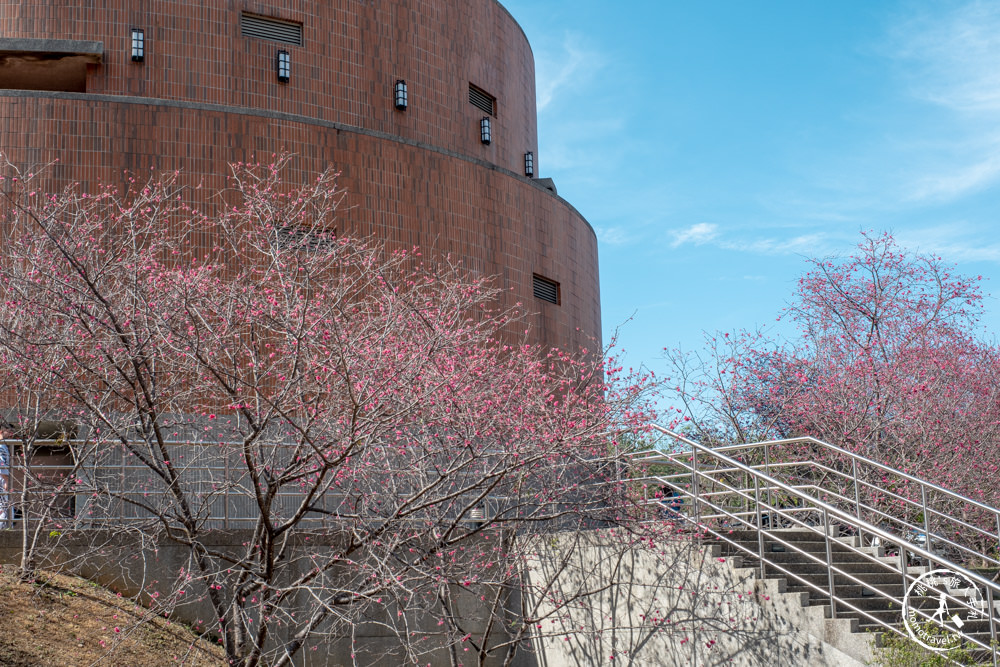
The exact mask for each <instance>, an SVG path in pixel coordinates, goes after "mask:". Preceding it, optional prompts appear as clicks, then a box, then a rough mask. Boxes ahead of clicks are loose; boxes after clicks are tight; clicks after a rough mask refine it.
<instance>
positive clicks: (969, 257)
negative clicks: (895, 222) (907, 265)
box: [895, 220, 1000, 269]
mask: <svg viewBox="0 0 1000 667" xmlns="http://www.w3.org/2000/svg"><path fill="white" fill-rule="evenodd" d="M993 235H994V233H993V230H992V229H990V228H986V227H984V226H982V225H976V224H972V223H969V222H967V221H964V220H957V221H956V220H952V221H949V222H947V223H943V224H940V225H937V226H931V227H923V228H917V229H913V228H909V229H904V230H901V231H900V232H898V233H897V234H895V236H896V240H897V241H899V244H900V245H901V246H902V247H904V248H908V249H910V250H913V251H914V252H919V253H922V254H927V253H932V254H934V255H937V256H940V257H942V258H943V259H944V260H945V261H946V262H958V263H959V264H962V263H964V262H1000V243H995V242H994V243H988V242H984V240H985V239H991V238H993ZM959 268H960V269H961V266H960V267H959Z"/></svg>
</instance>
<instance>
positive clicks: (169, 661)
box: [0, 565, 225, 667]
mask: <svg viewBox="0 0 1000 667" xmlns="http://www.w3.org/2000/svg"><path fill="white" fill-rule="evenodd" d="M223 664H225V660H224V656H223V653H222V651H221V649H219V647H217V646H212V645H211V644H210V643H208V642H207V641H202V640H199V639H198V638H197V637H196V636H195V635H194V634H193V633H192V632H191V631H190V630H189V629H188V628H187V627H186V626H183V625H179V624H177V623H171V622H170V621H168V620H166V619H163V618H158V617H156V616H150V615H149V612H148V610H146V609H144V608H143V607H141V606H136V605H135V604H133V603H132V602H130V601H128V600H125V599H122V598H119V597H118V596H116V595H115V594H114V593H112V592H110V591H108V590H106V589H103V588H101V587H99V586H97V585H96V584H93V583H91V582H89V581H86V580H84V579H77V578H75V577H67V576H62V575H55V574H49V573H42V574H41V576H40V577H39V580H38V581H37V582H36V583H34V584H22V583H19V582H18V581H17V579H16V577H15V576H14V567H13V566H10V565H6V566H2V567H0V667H87V666H90V665H100V666H103V667H162V666H163V665H191V666H195V665H196V666H198V667H207V666H212V667H215V666H216V665H220V666H221V665H223Z"/></svg>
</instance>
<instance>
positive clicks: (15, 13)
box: [0, 0, 601, 349]
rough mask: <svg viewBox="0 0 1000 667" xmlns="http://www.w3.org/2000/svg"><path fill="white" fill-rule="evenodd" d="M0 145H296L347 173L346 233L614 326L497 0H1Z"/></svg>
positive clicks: (99, 172)
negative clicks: (545, 148)
mask: <svg viewBox="0 0 1000 667" xmlns="http://www.w3.org/2000/svg"><path fill="white" fill-rule="evenodd" d="M0 8H2V9H0V36H2V37H0V117H2V125H0V128H2V133H3V134H2V141H0V149H2V150H3V151H4V152H6V153H7V155H8V156H9V158H10V159H11V160H13V161H14V162H16V163H18V164H20V165H30V164H40V163H47V162H50V161H53V160H56V159H58V160H59V162H58V163H57V164H56V165H55V166H54V167H52V173H53V175H54V177H55V178H57V179H63V180H76V181H80V182H81V183H82V184H83V185H84V187H92V186H94V185H95V184H96V183H97V182H99V181H103V182H110V183H116V182H120V181H121V179H122V175H123V173H125V172H126V171H128V172H131V173H134V174H138V175H142V174H144V173H148V171H149V170H150V169H156V170H174V169H182V170H183V171H184V173H185V174H186V177H189V178H191V179H192V180H202V179H203V180H204V182H205V184H206V185H207V186H208V188H207V190H208V191H211V190H213V189H218V188H220V187H222V186H223V184H224V177H225V175H226V173H227V163H229V162H234V161H249V160H265V159H269V157H270V156H271V154H273V153H278V152H283V151H287V152H292V153H294V154H297V155H298V156H299V157H298V158H297V159H296V160H295V162H294V167H295V169H296V172H298V173H295V174H290V175H289V176H290V177H292V178H306V177H307V176H308V175H310V174H314V173H315V172H317V171H320V170H322V169H324V168H326V167H327V166H330V165H332V166H334V167H335V168H337V169H339V170H340V171H341V172H342V177H341V180H340V184H341V185H342V186H343V187H344V188H345V189H346V190H347V193H348V194H347V199H346V207H345V209H344V213H343V216H342V217H341V221H342V225H343V226H342V229H341V230H340V231H341V232H342V233H343V232H351V233H357V234H362V235H373V236H374V237H376V238H379V239H381V240H383V241H384V242H385V243H387V244H388V245H389V246H390V247H410V246H414V245H415V246H420V247H421V248H422V249H423V250H424V251H425V253H427V252H430V253H436V254H444V253H450V254H451V255H452V256H453V257H456V258H460V259H461V260H462V261H463V263H464V264H465V265H466V266H467V267H468V268H470V269H472V270H473V271H476V272H478V273H481V274H485V275H495V276H497V278H498V280H499V281H500V283H501V285H502V286H503V287H505V288H507V289H508V290H512V291H511V294H510V297H509V298H510V301H511V302H514V301H520V302H522V303H523V304H525V306H526V307H527V309H528V310H529V311H530V312H531V313H532V315H531V317H530V323H531V327H532V332H533V333H532V337H533V339H534V340H535V341H537V342H542V343H545V344H548V345H557V346H560V347H564V348H571V349H572V348H576V347H579V346H586V347H590V348H593V347H594V339H595V338H596V339H597V340H599V339H600V335H601V330H600V297H599V291H598V269H597V239H596V237H595V235H594V232H593V230H592V229H591V227H590V226H589V225H588V223H587V222H586V221H585V220H584V219H583V217H581V216H580V214H579V213H578V212H577V211H576V210H575V209H574V208H573V207H572V206H571V205H570V204H568V203H567V202H566V201H564V200H563V199H561V198H560V197H559V196H558V195H556V193H555V190H554V187H552V185H551V182H550V181H544V180H539V179H537V178H535V176H536V175H537V174H538V168H539V155H538V150H537V130H536V113H535V79H534V63H533V58H532V53H531V48H530V46H529V45H528V42H527V39H526V38H525V36H524V33H523V32H522V31H521V29H520V27H519V26H518V25H517V23H516V22H515V21H514V19H513V18H512V17H511V16H510V14H509V13H508V12H507V11H506V10H505V9H504V7H503V6H502V5H500V3H499V2H497V1H496V0H377V1H374V0H323V1H320V0H272V2H268V3H264V2H259V1H257V0H240V1H239V2H236V1H234V0H219V1H218V2H212V3H202V2H195V1H194V0H90V1H88V2H75V3H69V2H65V1H63V0H16V1H13V0H4V1H0Z"/></svg>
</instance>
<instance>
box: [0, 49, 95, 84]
mask: <svg viewBox="0 0 1000 667" xmlns="http://www.w3.org/2000/svg"><path fill="white" fill-rule="evenodd" d="M103 61H104V42H95V41H87V40H77V39H19V38H0V88H8V89H9V88H16V89H21V90H62V91H67V92H77V93H82V92H86V90H87V65H100V64H101V63H102V62H103Z"/></svg>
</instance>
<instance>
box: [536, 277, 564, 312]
mask: <svg viewBox="0 0 1000 667" xmlns="http://www.w3.org/2000/svg"><path fill="white" fill-rule="evenodd" d="M532 277H533V283H534V291H535V298H536V299H541V300H542V301H548V302H549V303H554V304H556V305H559V283H557V282H556V281H554V280H549V279H548V278H543V277H542V276H540V275H538V274H535V275H534V276H532Z"/></svg>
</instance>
